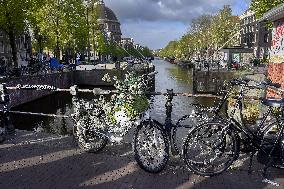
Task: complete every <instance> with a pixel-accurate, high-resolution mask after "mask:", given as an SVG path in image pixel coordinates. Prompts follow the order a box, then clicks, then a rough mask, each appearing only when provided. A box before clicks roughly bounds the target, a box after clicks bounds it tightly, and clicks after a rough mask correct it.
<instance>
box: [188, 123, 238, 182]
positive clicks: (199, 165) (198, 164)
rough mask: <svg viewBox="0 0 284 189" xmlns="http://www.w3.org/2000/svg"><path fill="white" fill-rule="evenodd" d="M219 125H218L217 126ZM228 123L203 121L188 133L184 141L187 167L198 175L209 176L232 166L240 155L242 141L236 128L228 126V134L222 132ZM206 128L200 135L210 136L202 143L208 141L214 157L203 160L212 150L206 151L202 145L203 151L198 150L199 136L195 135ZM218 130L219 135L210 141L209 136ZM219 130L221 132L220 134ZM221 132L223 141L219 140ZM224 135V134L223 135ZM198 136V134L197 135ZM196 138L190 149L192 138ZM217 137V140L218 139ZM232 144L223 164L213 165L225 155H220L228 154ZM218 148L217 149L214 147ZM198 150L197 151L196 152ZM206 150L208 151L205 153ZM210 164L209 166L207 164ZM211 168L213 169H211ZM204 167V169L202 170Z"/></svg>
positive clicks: (207, 144)
mask: <svg viewBox="0 0 284 189" xmlns="http://www.w3.org/2000/svg"><path fill="white" fill-rule="evenodd" d="M216 126H217V127H216ZM226 126H227V125H226V124H223V123H220V122H207V123H202V124H200V125H198V126H197V127H195V128H193V129H192V130H191V131H190V132H189V134H188V135H187V137H186V140H185V141H184V144H183V159H184V162H185V164H186V167H187V168H188V169H189V170H190V171H191V172H193V173H195V174H197V175H200V176H209V177H212V176H216V175H219V174H221V173H223V172H224V171H226V170H227V169H228V168H229V167H230V166H231V164H232V163H233V162H234V161H235V160H236V159H237V158H238V156H239V151H240V149H239V144H240V141H239V137H238V135H237V134H236V133H235V131H234V130H232V129H230V128H227V129H226V131H225V132H226V133H227V134H225V135H224V134H222V133H223V129H222V128H226ZM201 129H203V130H205V132H203V133H199V137H205V138H206V137H208V138H206V142H205V141H202V142H201V143H203V144H204V143H206V144H205V145H206V146H209V145H210V146H209V147H210V148H212V149H211V152H213V153H212V154H210V156H211V157H212V155H213V158H210V156H209V158H210V159H209V158H208V159H207V160H203V161H200V160H199V158H200V157H201V156H202V155H206V153H207V152H209V151H210V150H207V152H206V151H203V150H202V147H201V150H200V151H201V152H198V151H197V150H196V148H197V144H198V141H197V140H196V139H197V137H195V135H196V133H197V132H198V131H199V130H201ZM208 131H213V132H209V133H207V132H208ZM215 131H217V132H216V133H217V136H215V139H214V137H213V140H214V141H212V143H211V144H210V143H208V141H210V140H209V137H212V136H214V134H215V133H214V132H215ZM218 132H221V133H219V134H218ZM220 134H222V135H221V138H222V139H221V141H218V139H220ZM223 135H224V136H223ZM197 136H198V135H197ZM227 137H230V138H227ZM192 139H193V140H194V141H193V142H194V144H196V145H195V147H194V148H192V149H190V150H189V147H191V145H190V144H191V143H190V141H191V140H192ZM216 139H217V141H216ZM230 146H231V151H229V153H228V154H229V156H228V160H226V159H225V162H224V163H222V164H223V165H222V166H221V165H218V166H215V165H213V163H214V162H216V163H218V161H221V159H223V157H221V156H220V155H226V154H227V152H226V153H225V150H226V149H227V148H228V147H230ZM214 148H216V149H214ZM196 151H197V153H195V152H196ZM205 152H206V153H205ZM188 153H191V156H192V158H189V155H188ZM230 153H231V154H230ZM207 165H209V166H207ZM218 167H219V169H217V170H212V168H218ZM210 168H211V170H210ZM202 169H204V170H202Z"/></svg>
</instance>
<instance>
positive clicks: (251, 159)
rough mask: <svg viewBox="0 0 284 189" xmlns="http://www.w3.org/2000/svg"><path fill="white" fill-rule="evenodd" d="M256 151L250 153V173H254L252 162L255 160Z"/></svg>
mask: <svg viewBox="0 0 284 189" xmlns="http://www.w3.org/2000/svg"><path fill="white" fill-rule="evenodd" d="M255 153H256V151H252V152H251V154H250V158H249V169H248V174H249V175H250V174H251V173H252V162H253V157H254V155H255Z"/></svg>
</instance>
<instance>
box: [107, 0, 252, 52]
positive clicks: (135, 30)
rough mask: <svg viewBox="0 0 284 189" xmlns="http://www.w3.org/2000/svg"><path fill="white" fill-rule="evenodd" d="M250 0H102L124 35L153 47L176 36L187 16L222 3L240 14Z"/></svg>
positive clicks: (186, 24) (215, 8)
mask: <svg viewBox="0 0 284 189" xmlns="http://www.w3.org/2000/svg"><path fill="white" fill-rule="evenodd" d="M250 1H251V0H104V2H105V4H106V6H108V7H109V8H111V9H112V10H113V11H114V12H115V14H116V15H117V17H118V18H119V20H120V22H121V24H122V32H123V34H124V36H129V37H133V38H134V40H136V41H138V42H139V43H142V44H144V45H148V46H149V47H150V48H153V49H155V48H161V47H164V46H165V45H166V44H167V43H168V42H169V41H170V40H174V39H178V38H180V37H181V36H182V35H183V34H184V33H186V30H187V29H188V27H189V23H190V22H191V20H192V19H194V18H196V17H198V16H200V15H202V14H215V13H216V12H217V11H218V10H219V9H221V8H222V7H223V6H224V5H231V7H232V9H233V13H234V14H241V13H242V12H243V11H244V10H245V9H247V7H248V4H249V3H250Z"/></svg>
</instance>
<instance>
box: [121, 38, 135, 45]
mask: <svg viewBox="0 0 284 189" xmlns="http://www.w3.org/2000/svg"><path fill="white" fill-rule="evenodd" d="M121 45H123V46H125V45H134V40H133V38H127V37H125V38H121Z"/></svg>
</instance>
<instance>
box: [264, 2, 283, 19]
mask: <svg viewBox="0 0 284 189" xmlns="http://www.w3.org/2000/svg"><path fill="white" fill-rule="evenodd" d="M281 18H284V3H282V4H281V5H279V6H277V7H275V8H273V9H271V10H270V11H268V12H266V13H265V14H264V15H263V17H262V18H261V19H260V20H259V21H260V22H261V21H267V20H269V21H275V20H279V19H281Z"/></svg>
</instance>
